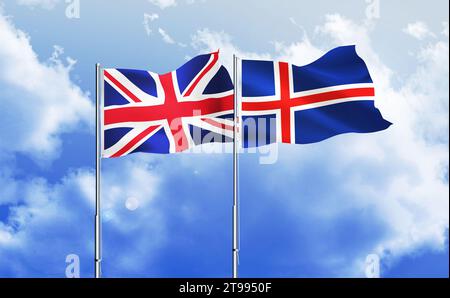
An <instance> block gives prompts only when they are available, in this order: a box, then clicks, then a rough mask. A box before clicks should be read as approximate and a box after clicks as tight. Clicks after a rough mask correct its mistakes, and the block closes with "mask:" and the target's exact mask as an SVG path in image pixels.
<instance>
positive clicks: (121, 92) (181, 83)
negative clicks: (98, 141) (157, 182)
mask: <svg viewBox="0 0 450 298" xmlns="http://www.w3.org/2000/svg"><path fill="white" fill-rule="evenodd" d="M218 59H219V52H218V51H217V52H213V53H210V54H205V55H199V56H196V57H194V58H193V59H191V60H190V61H188V62H187V63H185V64H184V65H183V66H181V67H180V68H178V69H177V70H175V71H172V72H169V73H166V74H162V75H160V74H156V73H153V72H150V71H144V70H132V69H112V68H110V69H104V70H103V78H104V89H103V90H104V112H103V115H104V117H103V132H104V134H103V142H102V143H103V144H104V145H103V151H102V157H119V156H124V155H127V154H130V153H135V152H151V153H173V152H181V151H185V150H187V149H189V148H191V147H192V146H194V145H197V144H201V143H204V142H230V141H232V140H233V117H234V100H233V83H232V81H231V78H230V76H229V74H228V72H227V70H226V69H225V67H224V66H222V65H221V64H220V63H219V61H218ZM206 136H209V137H206Z"/></svg>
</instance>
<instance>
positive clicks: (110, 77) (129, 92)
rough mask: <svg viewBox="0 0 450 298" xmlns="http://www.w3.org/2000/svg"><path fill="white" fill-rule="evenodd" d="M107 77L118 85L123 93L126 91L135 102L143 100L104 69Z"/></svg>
mask: <svg viewBox="0 0 450 298" xmlns="http://www.w3.org/2000/svg"><path fill="white" fill-rule="evenodd" d="M104 74H105V77H107V78H108V79H109V80H110V81H111V83H113V84H114V85H116V86H117V88H119V89H120V90H122V92H123V93H125V94H126V95H127V96H128V97H130V98H131V99H132V100H133V101H134V102H141V100H140V99H139V98H138V97H137V96H136V95H134V94H133V93H132V92H131V91H130V90H128V89H127V88H126V87H125V86H124V85H122V84H121V83H120V82H119V81H118V80H116V78H114V77H113V76H112V75H111V74H110V73H109V72H107V71H106V70H105V71H104Z"/></svg>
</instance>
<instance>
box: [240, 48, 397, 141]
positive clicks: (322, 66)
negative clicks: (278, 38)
mask: <svg viewBox="0 0 450 298" xmlns="http://www.w3.org/2000/svg"><path fill="white" fill-rule="evenodd" d="M239 69H240V71H239V74H240V80H239V85H240V86H239V88H238V90H240V93H239V99H240V101H241V115H242V123H243V124H242V125H243V127H242V133H243V136H242V145H243V147H255V146H261V145H266V144H269V143H274V142H283V143H292V144H294V143H295V144H308V143H314V142H319V141H322V140H325V139H327V138H330V137H332V136H335V135H339V134H343V133H351V132H354V133H369V132H376V131H380V130H384V129H386V128H388V127H389V126H390V125H391V123H390V122H388V121H386V120H384V119H383V117H382V115H381V113H380V111H379V110H378V109H377V108H376V107H375V103H374V98H375V88H374V84H373V82H372V79H371V77H370V74H369V71H368V69H367V66H366V64H365V62H364V61H363V60H362V59H361V58H360V57H359V56H358V55H357V53H356V50H355V47H354V46H343V47H338V48H335V49H333V50H331V51H329V52H328V53H326V54H325V55H324V56H322V57H321V58H319V59H318V60H316V61H314V62H312V63H311V64H308V65H305V66H296V65H293V64H289V63H286V62H274V61H260V60H241V61H240V67H239Z"/></svg>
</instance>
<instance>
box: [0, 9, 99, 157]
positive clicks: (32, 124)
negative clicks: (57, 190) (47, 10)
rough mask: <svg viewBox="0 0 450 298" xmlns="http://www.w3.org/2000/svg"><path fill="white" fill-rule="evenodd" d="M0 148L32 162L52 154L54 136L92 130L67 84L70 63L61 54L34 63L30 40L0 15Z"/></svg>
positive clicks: (90, 111)
mask: <svg viewBox="0 0 450 298" xmlns="http://www.w3.org/2000/svg"><path fill="white" fill-rule="evenodd" d="M0 43H1V44H2V47H1V48H0V88H1V90H2V92H1V95H0V110H2V111H4V113H2V117H1V118H0V126H1V127H2V130H1V131H0V139H1V142H0V149H1V150H2V151H10V152H23V153H26V154H28V155H29V156H30V157H34V158H36V159H53V158H55V157H56V156H57V155H58V149H59V146H60V142H61V140H60V137H59V135H60V134H61V133H64V132H69V131H71V130H73V129H76V128H79V126H80V125H85V126H88V125H92V123H93V119H94V108H93V105H92V103H91V101H90V100H89V98H88V94H87V93H85V92H83V91H82V90H81V89H80V88H79V87H78V86H77V85H76V84H74V83H73V82H72V81H71V79H70V70H71V68H72V67H73V65H74V64H75V62H76V61H75V60H73V59H71V58H67V59H66V62H63V61H62V60H61V55H62V54H63V49H62V48H61V47H59V46H55V51H54V53H53V55H52V56H51V57H50V59H49V60H48V61H46V62H41V61H39V59H38V57H37V55H36V53H35V52H34V51H33V48H32V46H31V44H30V38H29V37H28V36H27V35H26V33H24V32H23V31H21V30H19V29H16V28H15V27H14V25H13V24H12V23H11V22H10V21H9V20H8V19H7V18H6V17H5V16H3V14H1V13H0Z"/></svg>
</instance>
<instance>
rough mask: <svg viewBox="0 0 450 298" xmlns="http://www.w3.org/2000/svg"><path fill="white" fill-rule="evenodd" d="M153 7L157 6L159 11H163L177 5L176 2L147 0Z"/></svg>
mask: <svg viewBox="0 0 450 298" xmlns="http://www.w3.org/2000/svg"><path fill="white" fill-rule="evenodd" d="M148 1H149V2H150V3H152V4H153V5H156V6H158V7H159V8H161V9H165V8H168V7H173V6H176V5H177V1H176V0H148Z"/></svg>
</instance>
